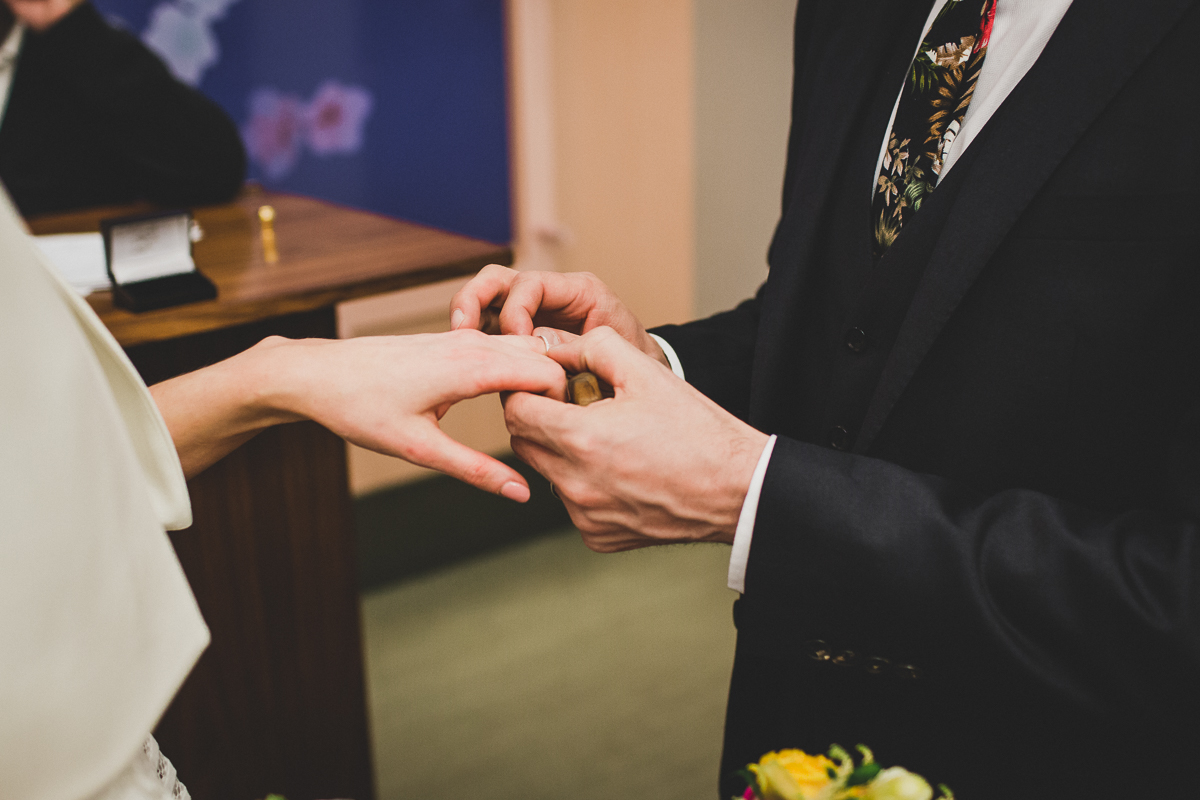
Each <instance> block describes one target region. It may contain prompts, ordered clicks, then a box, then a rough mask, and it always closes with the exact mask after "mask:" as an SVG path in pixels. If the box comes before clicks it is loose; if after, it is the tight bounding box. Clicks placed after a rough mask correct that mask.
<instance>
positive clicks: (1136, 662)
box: [739, 407, 1200, 726]
mask: <svg viewBox="0 0 1200 800" xmlns="http://www.w3.org/2000/svg"><path fill="white" fill-rule="evenodd" d="M1171 474H1172V481H1173V484H1172V487H1171V497H1172V501H1171V504H1170V507H1169V508H1164V509H1160V510H1128V511H1125V512H1123V513H1109V514H1105V513H1101V512H1098V511H1095V510H1090V509H1088V508H1083V507H1080V506H1077V505H1073V504H1071V503H1068V502H1064V501H1062V500H1059V499H1055V498H1053V497H1050V496H1048V495H1045V494H1039V493H1036V492H1033V491H1025V490H1011V491H1005V492H1002V493H999V494H993V495H986V494H982V493H979V492H977V491H975V490H972V489H970V488H967V487H965V486H962V485H958V484H956V483H955V482H953V481H950V480H945V479H941V478H937V477H932V476H928V475H921V474H917V473H914V472H912V471H909V470H907V469H905V468H903V467H900V466H897V465H895V464H892V463H889V462H885V461H882V460H878V459H873V458H870V457H868V456H863V455H857V454H851V453H843V452H837V451H834V450H829V449H826V448H823V447H818V446H814V445H810V444H806V443H802V442H798V441H795V440H790V439H785V438H780V439H779V440H778V442H777V445H776V448H775V452H774V454H773V456H772V459H771V464H770V467H769V469H768V472H767V476H766V480H765V483H764V486H763V491H762V496H761V500H760V504H759V508H758V517H757V523H756V527H755V531H754V540H753V545H752V547H751V552H750V557H749V564H748V569H747V574H746V594H745V596H744V598H743V603H744V604H745V605H746V608H745V609H743V618H745V619H752V620H754V621H755V622H754V624H755V625H760V624H762V623H763V622H768V624H770V622H769V620H776V623H775V624H776V625H778V626H782V627H778V628H777V630H792V631H797V629H798V627H803V628H805V630H804V631H803V632H802V633H801V635H803V636H804V637H805V638H810V639H817V638H822V639H823V638H826V637H828V638H829V639H831V640H834V639H836V638H837V637H839V636H841V637H842V640H843V641H845V637H847V636H849V637H850V638H851V641H852V644H853V646H858V647H861V648H862V650H861V651H860V652H871V653H875V654H878V655H881V656H884V657H890V658H891V659H892V661H893V662H900V661H903V662H909V663H911V664H912V665H914V666H916V667H917V668H918V669H919V670H921V671H922V672H924V673H927V674H930V676H931V678H932V679H933V680H936V681H952V680H959V679H963V676H968V677H967V678H966V679H967V680H970V681H974V682H976V683H975V684H974V685H977V686H978V685H986V683H987V681H988V680H989V677H988V676H989V674H993V675H1009V674H1012V672H1013V671H1016V672H1018V673H1021V674H1023V675H1024V676H1025V677H1026V678H1027V679H1029V680H1030V681H1031V682H1032V683H1034V684H1035V685H1041V686H1043V687H1044V688H1046V689H1048V690H1049V691H1051V692H1052V693H1053V694H1055V695H1057V696H1059V697H1066V698H1069V702H1071V703H1072V704H1074V705H1076V706H1078V707H1079V708H1081V709H1083V710H1085V711H1089V712H1093V713H1098V714H1101V715H1103V716H1107V717H1109V718H1112V715H1114V714H1115V715H1117V716H1118V717H1119V718H1122V719H1127V720H1130V721H1131V722H1136V721H1140V722H1142V723H1144V724H1146V725H1148V726H1153V725H1154V724H1155V720H1156V719H1157V720H1161V719H1164V718H1166V719H1170V718H1174V717H1176V716H1177V715H1180V713H1181V711H1180V709H1183V711H1182V713H1183V714H1187V715H1188V716H1189V717H1190V716H1191V714H1192V713H1194V712H1196V711H1198V710H1200V682H1197V681H1196V679H1195V676H1196V675H1197V674H1200V671H1198V670H1200V625H1197V619H1200V594H1198V593H1197V586H1196V583H1197V581H1196V575H1197V572H1198V569H1200V552H1198V548H1197V546H1198V544H1200V525H1198V520H1200V408H1198V407H1193V408H1192V409H1191V413H1190V416H1188V417H1186V418H1185V424H1184V425H1183V426H1182V429H1181V430H1180V431H1179V433H1178V436H1177V439H1176V443H1175V445H1174V448H1173V452H1172V466H1171ZM797 620H804V623H803V624H802V625H799V626H798V625H797ZM739 624H740V623H739ZM956 676H957V677H956Z"/></svg>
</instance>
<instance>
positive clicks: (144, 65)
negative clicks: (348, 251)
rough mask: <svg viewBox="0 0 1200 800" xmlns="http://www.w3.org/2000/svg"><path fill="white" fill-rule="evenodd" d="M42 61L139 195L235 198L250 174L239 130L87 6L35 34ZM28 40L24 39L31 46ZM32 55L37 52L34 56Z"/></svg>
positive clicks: (179, 201) (164, 200) (183, 201)
mask: <svg viewBox="0 0 1200 800" xmlns="http://www.w3.org/2000/svg"><path fill="white" fill-rule="evenodd" d="M28 35H29V36H32V37H37V40H38V41H37V46H36V48H35V49H34V51H35V53H36V58H37V60H38V62H39V63H37V64H36V67H35V65H26V64H25V63H24V58H25V54H24V53H23V54H22V60H23V61H22V63H21V65H20V66H19V67H18V69H21V68H36V69H45V70H48V71H50V70H52V71H53V72H54V73H55V74H56V76H57V82H58V85H60V86H66V87H67V91H68V93H69V94H70V95H71V96H70V97H69V98H64V100H67V101H69V102H72V103H76V104H78V105H79V107H80V109H81V111H82V113H83V116H84V118H86V119H88V120H91V121H92V122H93V123H94V124H93V125H92V126H91V127H92V133H91V134H90V135H93V136H95V137H97V138H98V139H100V140H101V141H102V142H103V144H104V146H105V150H106V151H107V152H110V153H112V154H113V156H114V158H116V159H119V160H120V162H121V164H122V169H123V171H124V173H125V174H126V175H127V176H128V177H129V179H130V181H131V182H132V183H133V185H134V186H135V187H136V188H137V190H138V194H139V195H140V196H141V197H142V198H144V199H146V200H150V201H152V202H155V203H158V204H162V205H199V204H204V203H218V202H224V201H226V200H229V199H231V198H232V197H233V196H234V195H235V194H236V193H237V191H238V189H239V188H240V186H241V184H242V181H243V179H244V177H245V172H246V156H245V151H244V149H243V147H242V143H241V137H240V136H239V134H238V130H237V127H236V126H235V125H234V123H233V121H232V120H230V119H229V117H228V115H226V113H225V112H224V111H223V110H222V109H221V108H220V107H219V106H218V105H217V104H216V103H214V102H213V101H211V100H209V99H208V98H207V97H205V96H204V95H202V94H201V93H200V92H198V91H196V90H194V89H192V88H190V87H188V86H185V85H184V84H182V83H180V82H179V81H177V80H176V79H175V78H174V77H173V76H172V75H171V74H170V73H169V72H168V71H167V68H166V66H165V65H164V64H163V63H162V62H161V61H160V60H159V59H158V57H157V56H155V55H154V54H153V53H151V52H150V51H149V50H148V49H146V47H145V46H144V45H142V43H141V42H139V41H138V40H137V39H136V38H134V37H133V36H131V35H129V34H128V33H126V32H124V31H119V30H116V29H114V28H112V27H111V26H109V25H108V24H107V23H106V22H105V21H104V19H103V18H102V17H101V16H100V13H99V12H98V11H97V10H96V9H95V8H94V7H93V6H92V5H91V3H84V4H82V5H80V6H79V7H78V8H76V9H75V10H73V11H72V12H71V13H70V14H68V15H67V16H66V17H64V18H63V19H62V20H60V21H59V22H58V23H57V24H56V25H54V26H53V27H52V28H50V29H49V30H47V31H45V32H43V33H41V34H35V33H32V32H30V33H29V34H28ZM28 44H29V42H28V41H27V43H26V49H27V50H30V49H31V48H29V47H28ZM31 54H32V53H31Z"/></svg>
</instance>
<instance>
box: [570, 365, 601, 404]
mask: <svg viewBox="0 0 1200 800" xmlns="http://www.w3.org/2000/svg"><path fill="white" fill-rule="evenodd" d="M567 399H569V400H570V401H571V402H572V403H574V404H575V405H577V406H587V405H591V404H592V403H594V402H596V401H597V400H603V399H604V395H603V394H601V393H600V382H599V381H598V380H596V376H595V375H593V374H592V373H590V372H581V373H579V374H578V375H572V376H571V377H570V378H569V379H568V380H567Z"/></svg>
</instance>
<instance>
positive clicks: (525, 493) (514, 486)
mask: <svg viewBox="0 0 1200 800" xmlns="http://www.w3.org/2000/svg"><path fill="white" fill-rule="evenodd" d="M500 496H501V497H506V498H508V499H509V500H513V501H516V502H518V503H524V502H525V501H526V500H528V499H529V487H528V486H523V485H521V484H519V483H517V482H516V481H509V482H508V483H506V484H504V485H503V486H501V487H500Z"/></svg>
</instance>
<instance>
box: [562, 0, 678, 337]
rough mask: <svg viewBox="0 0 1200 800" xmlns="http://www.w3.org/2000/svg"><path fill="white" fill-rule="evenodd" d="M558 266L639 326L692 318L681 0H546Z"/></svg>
mask: <svg viewBox="0 0 1200 800" xmlns="http://www.w3.org/2000/svg"><path fill="white" fill-rule="evenodd" d="M551 6H552V9H553V53H554V66H555V72H554V110H555V121H554V125H555V132H556V149H557V161H558V164H557V182H556V185H557V191H558V214H559V221H560V223H561V225H562V227H563V229H564V232H565V236H564V242H563V245H562V247H561V251H560V257H559V267H560V268H561V269H563V270H566V271H577V270H585V271H589V272H594V273H596V274H597V275H598V276H600V278H601V279H603V280H604V281H605V282H606V283H607V284H608V285H609V286H611V287H612V288H613V289H614V290H615V291H616V293H617V295H618V296H619V297H621V298H622V299H623V300H624V301H625V302H626V304H628V305H629V306H630V307H631V308H632V309H633V311H634V313H635V314H637V315H638V316H639V317H640V318H641V319H642V321H643V322H645V323H646V324H647V325H657V324H660V323H664V322H682V321H684V320H687V319H689V318H690V317H691V315H692V293H693V288H692V287H693V262H694V246H695V232H694V223H695V217H694V212H693V198H694V177H693V164H694V146H693V116H694V112H693V105H692V102H693V94H692V78H693V28H692V22H693V20H692V3H691V2H690V0H652V1H651V2H647V0H555V1H554V2H552V4H551Z"/></svg>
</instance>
